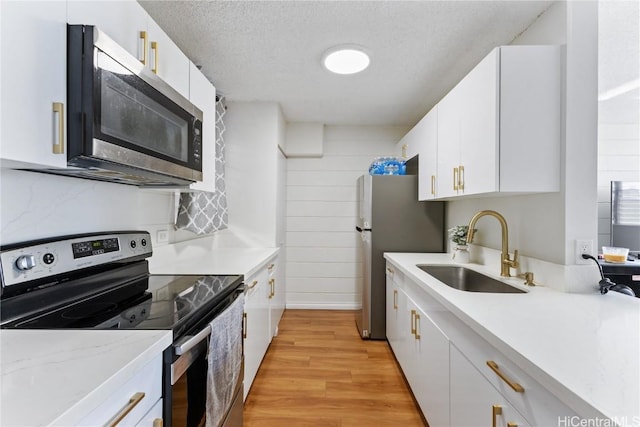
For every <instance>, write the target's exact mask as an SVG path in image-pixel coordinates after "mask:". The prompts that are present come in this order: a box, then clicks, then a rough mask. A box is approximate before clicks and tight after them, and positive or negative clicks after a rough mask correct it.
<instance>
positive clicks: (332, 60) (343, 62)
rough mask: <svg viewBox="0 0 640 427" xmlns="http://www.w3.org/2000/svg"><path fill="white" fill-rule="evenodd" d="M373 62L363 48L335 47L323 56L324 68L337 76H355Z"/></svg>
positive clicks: (354, 46) (355, 46) (351, 46)
mask: <svg viewBox="0 0 640 427" xmlns="http://www.w3.org/2000/svg"><path fill="white" fill-rule="evenodd" d="M370 62H371V60H370V59H369V55H368V54H367V53H366V52H365V51H364V48H363V47H362V46H358V45H340V46H334V47H332V48H331V49H329V50H327V51H326V52H325V53H324V55H322V64H323V65H324V67H325V68H326V69H327V70H329V71H331V72H332V73H336V74H355V73H359V72H361V71H364V70H365V69H366V68H367V67H368V66H369V63H370Z"/></svg>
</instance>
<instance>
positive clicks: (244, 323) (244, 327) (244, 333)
mask: <svg viewBox="0 0 640 427" xmlns="http://www.w3.org/2000/svg"><path fill="white" fill-rule="evenodd" d="M242 338H244V339H247V313H242Z"/></svg>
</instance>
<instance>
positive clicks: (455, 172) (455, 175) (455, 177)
mask: <svg viewBox="0 0 640 427" xmlns="http://www.w3.org/2000/svg"><path fill="white" fill-rule="evenodd" d="M453 191H458V168H453Z"/></svg>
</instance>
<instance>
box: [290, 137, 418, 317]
mask: <svg viewBox="0 0 640 427" xmlns="http://www.w3.org/2000/svg"><path fill="white" fill-rule="evenodd" d="M407 130H408V129H407V128H406V127H403V126H402V127H375V126H362V127H359V126H325V129H324V143H323V147H324V148H323V156H322V157H320V158H313V159H310V158H304V159H301V158H290V159H288V160H287V250H286V255H287V272H286V273H287V307H289V308H321V309H353V308H357V307H359V305H360V296H361V289H362V273H361V270H362V257H361V253H360V252H361V251H360V244H359V241H358V236H357V235H356V232H355V224H356V215H357V208H358V205H357V191H356V178H357V177H359V176H360V175H363V174H365V173H368V170H369V165H370V164H371V162H372V161H373V159H374V158H375V157H378V156H389V155H392V153H393V149H394V145H395V143H396V142H398V141H399V140H400V138H401V137H402V135H404V134H405V133H406V132H407Z"/></svg>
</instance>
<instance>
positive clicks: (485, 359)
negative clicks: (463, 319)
mask: <svg viewBox="0 0 640 427" xmlns="http://www.w3.org/2000/svg"><path fill="white" fill-rule="evenodd" d="M455 346H456V347H458V348H459V349H460V350H461V351H462V352H463V353H464V354H465V355H466V356H467V358H468V359H469V361H470V362H471V363H472V364H473V365H474V366H475V367H476V369H477V370H478V371H479V372H480V373H481V374H482V375H483V376H484V377H485V378H486V379H487V380H488V381H489V382H490V383H491V384H492V385H493V386H494V387H495V388H496V389H497V390H498V391H500V393H501V394H502V395H503V396H504V397H505V398H506V399H507V400H508V401H509V403H510V404H511V405H513V407H514V408H515V409H516V410H517V411H518V412H520V413H521V414H522V415H523V416H524V417H525V418H526V419H527V421H528V422H529V423H531V424H532V425H536V426H546V425H556V424H557V422H558V419H559V418H558V417H562V418H564V417H565V416H567V417H572V416H574V415H576V413H575V412H574V411H572V410H571V409H569V408H568V407H567V406H566V405H564V404H563V403H562V402H561V401H560V400H558V398H556V397H555V396H554V395H552V394H551V393H550V392H549V391H547V390H546V389H545V388H544V387H543V386H542V385H540V383H538V382H537V381H536V380H534V379H533V378H532V377H531V376H529V375H528V374H526V373H525V372H524V371H523V370H522V369H520V368H519V367H518V366H516V365H515V363H513V362H512V361H511V360H510V359H509V358H507V357H506V356H505V355H504V354H502V353H501V352H500V351H498V350H497V349H496V348H495V347H493V346H492V345H490V344H489V343H488V342H486V341H485V340H484V339H482V338H481V337H480V336H478V335H477V334H476V333H474V332H472V331H471V330H467V331H466V333H465V334H464V339H463V340H460V341H458V342H456V343H455ZM489 364H491V365H492V366H493V368H492V367H490V366H489ZM516 389H517V390H520V391H517V390H516Z"/></svg>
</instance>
